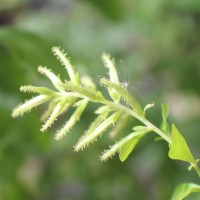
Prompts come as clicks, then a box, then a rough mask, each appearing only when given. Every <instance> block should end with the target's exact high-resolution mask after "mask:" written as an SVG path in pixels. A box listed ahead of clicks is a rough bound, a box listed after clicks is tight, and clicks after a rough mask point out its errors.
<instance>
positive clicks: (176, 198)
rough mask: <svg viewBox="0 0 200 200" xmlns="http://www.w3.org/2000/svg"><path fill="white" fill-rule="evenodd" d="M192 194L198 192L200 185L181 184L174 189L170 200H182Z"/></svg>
mask: <svg viewBox="0 0 200 200" xmlns="http://www.w3.org/2000/svg"><path fill="white" fill-rule="evenodd" d="M193 192H200V185H197V184H194V183H183V184H181V185H179V186H178V187H177V188H176V190H175V191H174V193H173V195H172V198H171V200H182V199H184V198H185V197H187V196H188V195H189V194H191V193H193Z"/></svg>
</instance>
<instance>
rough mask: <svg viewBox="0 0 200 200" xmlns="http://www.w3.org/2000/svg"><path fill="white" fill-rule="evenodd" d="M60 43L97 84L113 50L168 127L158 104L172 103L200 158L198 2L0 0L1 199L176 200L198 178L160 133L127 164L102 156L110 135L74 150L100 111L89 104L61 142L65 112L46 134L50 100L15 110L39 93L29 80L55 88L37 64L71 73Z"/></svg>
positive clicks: (126, 76)
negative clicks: (55, 51) (58, 52)
mask: <svg viewBox="0 0 200 200" xmlns="http://www.w3.org/2000/svg"><path fill="white" fill-rule="evenodd" d="M53 46H61V47H62V48H63V49H65V50H66V52H68V55H69V56H70V57H71V60H72V62H73V64H74V65H75V66H76V69H77V70H78V71H79V72H80V74H82V75H86V74H87V75H90V76H91V77H92V78H93V80H94V82H97V83H98V81H99V77H102V76H104V75H106V71H105V69H104V68H103V65H102V62H101V60H100V56H101V53H102V52H103V51H106V52H109V53H110V54H112V56H113V57H115V59H116V65H117V69H118V71H119V76H120V80H121V81H123V82H126V83H128V87H129V90H130V91H131V92H132V93H133V94H135V95H137V96H138V98H139V99H140V101H141V103H142V104H144V105H145V104H146V103H148V102H150V103H151V102H155V107H154V108H153V109H151V110H150V111H149V117H150V120H151V121H152V122H154V123H155V124H156V125H159V123H160V118H161V116H160V106H159V105H160V103H161V102H165V103H168V104H169V105H170V108H171V113H170V120H171V121H173V122H175V123H176V124H177V127H178V128H179V129H180V130H181V132H182V134H183V135H184V136H185V138H186V139H187V141H188V143H189V146H190V147H191V149H192V152H193V153H194V155H195V156H196V157H200V146H199V144H200V132H199V130H200V1H199V0H190V1H188V0H168V1H164V0H123V1H120V0H109V1H102V0H56V1H55V0H54V1H53V0H0V199H2V200H5V199H16V200H18V199H30V200H31V199H33V200H35V199H37V200H47V199H48V200H51V199H52V200H55V199H56V200H86V199H87V200H89V199H91V200H122V199H123V200H130V199H134V200H160V199H162V200H168V199H169V197H170V195H171V193H172V191H173V189H174V187H175V186H176V185H178V184H179V183H181V182H195V183H199V178H198V177H197V176H196V174H195V172H193V171H192V172H188V171H187V167H188V166H187V165H186V164H184V163H182V162H179V161H172V160H170V159H169V158H168V156H167V151H168V147H167V144H166V143H165V142H154V137H153V136H152V137H151V136H149V137H147V138H145V139H144V140H142V142H140V143H139V145H138V146H137V148H136V149H135V150H134V152H133V153H132V154H131V155H130V157H129V158H128V159H127V160H126V161H125V162H124V163H121V162H120V161H119V159H118V156H116V157H114V158H113V159H112V160H109V161H107V162H105V163H102V162H100V160H99V154H100V153H101V152H102V151H103V149H105V148H107V146H108V145H109V144H113V143H114V141H112V140H110V139H109V137H106V136H104V137H102V138H101V139H99V140H98V142H96V143H94V144H92V145H90V147H89V148H87V149H85V150H84V151H81V152H79V153H76V152H74V149H73V145H74V144H75V143H76V141H77V139H78V137H80V136H81V134H83V132H84V129H85V128H86V127H87V126H88V125H89V122H90V120H92V119H93V118H94V114H93V110H92V109H90V107H89V108H88V109H87V111H86V114H85V115H84V117H83V118H82V120H81V121H80V123H79V124H78V125H77V126H76V127H75V128H74V129H73V130H72V132H71V133H70V134H69V135H68V136H67V137H65V138H64V139H63V140H62V141H61V142H57V141H55V140H54V139H53V136H54V132H55V130H56V129H57V128H58V127H59V126H60V125H61V124H62V123H64V121H65V119H66V118H65V116H63V119H60V122H58V123H57V124H55V126H54V127H53V128H51V129H50V130H49V131H48V132H47V133H46V134H41V133H40V126H41V122H40V120H39V117H40V114H41V113H42V111H43V108H44V107H43V108H41V107H40V108H38V109H35V110H34V111H33V112H31V113H29V114H27V115H25V116H24V117H23V118H17V119H12V118H11V116H10V114H11V112H12V109H13V108H14V107H15V106H16V105H18V104H19V103H20V102H23V101H24V99H27V98H30V97H31V94H28V95H27V94H21V93H20V92H19V87H20V86H21V85H27V84H32V85H38V86H39V85H46V84H47V85H48V82H47V80H46V79H45V78H44V77H42V76H41V75H39V74H38V73H37V66H38V65H44V66H48V67H49V68H51V69H53V71H54V72H55V73H57V74H60V76H61V77H63V78H66V76H65V73H66V72H65V70H63V67H62V66H61V65H60V63H59V62H58V61H57V60H56V58H55V57H54V56H53V55H52V53H51V48H52V47H53ZM133 123H135V122H133ZM127 129H128V127H127ZM127 133H128V132H126V130H124V132H123V133H122V134H121V136H123V135H125V134H127ZM188 199H190V200H195V199H200V196H199V195H198V194H196V195H195V194H194V195H191V197H190V198H188Z"/></svg>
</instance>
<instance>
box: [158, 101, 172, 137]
mask: <svg viewBox="0 0 200 200" xmlns="http://www.w3.org/2000/svg"><path fill="white" fill-rule="evenodd" d="M161 108H162V123H161V126H160V128H161V130H162V131H164V132H165V133H167V134H168V135H169V132H170V126H169V124H168V122H167V118H168V115H169V106H168V105H167V104H162V105H161Z"/></svg>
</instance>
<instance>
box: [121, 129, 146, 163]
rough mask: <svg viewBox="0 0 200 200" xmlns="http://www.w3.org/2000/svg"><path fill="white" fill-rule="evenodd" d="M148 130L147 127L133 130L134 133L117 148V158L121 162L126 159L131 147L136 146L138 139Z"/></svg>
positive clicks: (131, 149)
mask: <svg viewBox="0 0 200 200" xmlns="http://www.w3.org/2000/svg"><path fill="white" fill-rule="evenodd" d="M148 132H150V130H149V129H141V130H140V129H139V130H138V131H136V132H134V135H133V136H132V137H131V138H130V139H129V140H127V141H126V142H124V143H123V145H122V146H121V148H120V150H119V158H120V160H121V161H122V162H123V161H125V160H126V159H127V157H128V156H129V154H130V153H131V152H132V151H133V149H134V148H135V147H136V145H137V143H138V142H139V140H140V139H141V138H142V137H143V136H144V135H146V134H147V133H148Z"/></svg>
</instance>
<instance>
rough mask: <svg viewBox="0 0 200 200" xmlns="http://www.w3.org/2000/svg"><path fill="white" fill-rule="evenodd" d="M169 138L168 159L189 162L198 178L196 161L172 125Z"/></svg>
mask: <svg viewBox="0 0 200 200" xmlns="http://www.w3.org/2000/svg"><path fill="white" fill-rule="evenodd" d="M171 138H172V144H171V146H170V149H169V153H168V155H169V157H170V158H171V159H175V160H182V161H185V162H189V163H190V164H191V166H192V167H193V168H194V169H195V170H196V172H197V173H198V175H199V176H200V170H199V167H198V165H197V161H195V159H194V157H193V156H192V153H191V152H190V149H189V147H188V145H187V143H186V141H185V139H184V137H183V136H182V135H181V133H180V132H179V130H178V129H177V128H176V126H175V125H174V124H172V133H171Z"/></svg>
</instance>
